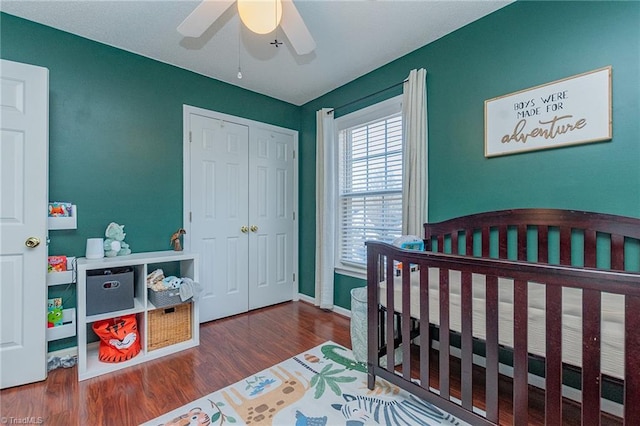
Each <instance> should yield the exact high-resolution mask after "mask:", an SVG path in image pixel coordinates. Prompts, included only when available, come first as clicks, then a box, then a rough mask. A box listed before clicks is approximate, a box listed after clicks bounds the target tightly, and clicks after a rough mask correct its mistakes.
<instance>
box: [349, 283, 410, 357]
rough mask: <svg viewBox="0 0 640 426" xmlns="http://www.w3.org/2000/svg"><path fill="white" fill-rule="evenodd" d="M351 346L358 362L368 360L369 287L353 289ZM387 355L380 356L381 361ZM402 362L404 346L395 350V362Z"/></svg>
mask: <svg viewBox="0 0 640 426" xmlns="http://www.w3.org/2000/svg"><path fill="white" fill-rule="evenodd" d="M351 348H352V351H353V357H354V358H355V360H356V361H358V362H367V287H357V288H354V289H352V290H351ZM386 359H387V357H386V356H383V357H382V358H380V362H381V363H385V362H386ZM400 363H402V348H397V349H396V351H395V364H396V365H398V364H400Z"/></svg>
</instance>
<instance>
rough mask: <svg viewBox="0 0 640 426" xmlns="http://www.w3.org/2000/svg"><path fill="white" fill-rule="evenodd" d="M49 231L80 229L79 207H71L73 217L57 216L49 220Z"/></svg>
mask: <svg viewBox="0 0 640 426" xmlns="http://www.w3.org/2000/svg"><path fill="white" fill-rule="evenodd" d="M47 219H48V224H49V230H60V229H76V228H77V227H78V207H77V206H76V205H75V204H73V205H72V206H71V216H64V217H63V216H55V217H51V216H49V217H48V218H47Z"/></svg>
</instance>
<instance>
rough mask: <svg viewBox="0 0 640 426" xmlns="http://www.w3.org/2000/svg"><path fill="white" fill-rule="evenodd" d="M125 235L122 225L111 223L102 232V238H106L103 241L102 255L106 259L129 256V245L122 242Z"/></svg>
mask: <svg viewBox="0 0 640 426" xmlns="http://www.w3.org/2000/svg"><path fill="white" fill-rule="evenodd" d="M126 235H127V234H125V233H124V225H118V224H117V223H115V222H111V223H110V224H109V226H107V229H106V230H105V231H104V236H105V237H107V238H106V239H105V240H104V255H105V256H106V257H115V256H126V255H127V254H131V249H129V244H127V243H125V242H124V237H125V236H126Z"/></svg>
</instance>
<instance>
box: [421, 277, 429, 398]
mask: <svg viewBox="0 0 640 426" xmlns="http://www.w3.org/2000/svg"><path fill="white" fill-rule="evenodd" d="M429 300H430V299H429V268H427V267H426V266H422V267H421V268H420V348H422V350H421V351H420V383H422V386H423V387H424V388H426V389H429V366H430V363H429V362H430V359H429V358H430V357H429V352H430V349H431V327H430V326H429V318H431V317H430V316H429V315H430V314H429ZM425 348H426V350H425Z"/></svg>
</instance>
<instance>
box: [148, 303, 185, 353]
mask: <svg viewBox="0 0 640 426" xmlns="http://www.w3.org/2000/svg"><path fill="white" fill-rule="evenodd" d="M191 305H192V304H191V303H183V304H181V305H175V306H172V307H171V308H162V309H155V310H153V311H149V337H148V345H147V349H148V350H149V351H153V350H156V349H160V348H164V347H165V346H170V345H173V344H176V343H180V342H184V341H187V340H190V339H191V333H192V330H191V323H192V321H191V309H192V306H191Z"/></svg>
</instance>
